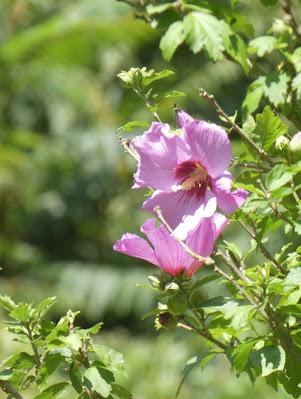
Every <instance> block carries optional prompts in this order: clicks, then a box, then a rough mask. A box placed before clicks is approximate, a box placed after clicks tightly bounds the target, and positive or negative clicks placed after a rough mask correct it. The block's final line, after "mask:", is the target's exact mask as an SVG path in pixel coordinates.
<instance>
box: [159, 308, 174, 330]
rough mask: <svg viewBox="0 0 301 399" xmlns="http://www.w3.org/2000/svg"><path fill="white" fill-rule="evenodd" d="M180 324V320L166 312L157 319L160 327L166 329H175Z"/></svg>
mask: <svg viewBox="0 0 301 399" xmlns="http://www.w3.org/2000/svg"><path fill="white" fill-rule="evenodd" d="M177 324H178V320H177V319H176V318H175V317H174V316H173V315H172V314H170V313H168V312H164V313H160V314H159V316H158V319H157V325H158V327H159V326H160V327H163V328H166V329H172V328H175V327H176V326H177Z"/></svg>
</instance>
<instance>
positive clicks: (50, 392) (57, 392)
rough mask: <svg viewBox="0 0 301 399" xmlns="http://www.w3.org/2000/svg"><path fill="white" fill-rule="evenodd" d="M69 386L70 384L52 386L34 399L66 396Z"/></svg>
mask: <svg viewBox="0 0 301 399" xmlns="http://www.w3.org/2000/svg"><path fill="white" fill-rule="evenodd" d="M68 386H69V383H68V382H59V383H58V384H54V385H51V386H50V387H48V388H47V389H45V390H44V391H42V392H41V393H40V394H39V395H37V396H35V397H34V399H55V398H59V397H62V396H65V395H66V393H67V392H66V388H67V387H68Z"/></svg>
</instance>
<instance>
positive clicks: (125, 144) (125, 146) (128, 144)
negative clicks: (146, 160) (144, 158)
mask: <svg viewBox="0 0 301 399" xmlns="http://www.w3.org/2000/svg"><path fill="white" fill-rule="evenodd" d="M118 141H119V143H120V144H121V145H122V147H123V149H124V150H125V152H126V153H127V154H129V155H130V156H131V157H132V158H133V159H135V161H137V162H139V154H138V153H137V151H136V149H135V148H134V147H133V145H132V144H131V140H130V139H124V138H120V139H119V140H118Z"/></svg>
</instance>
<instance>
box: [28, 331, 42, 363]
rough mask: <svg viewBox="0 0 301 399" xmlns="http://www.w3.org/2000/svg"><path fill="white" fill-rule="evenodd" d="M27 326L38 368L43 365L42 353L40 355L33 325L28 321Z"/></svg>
mask: <svg viewBox="0 0 301 399" xmlns="http://www.w3.org/2000/svg"><path fill="white" fill-rule="evenodd" d="M25 327H26V329H27V336H28V338H29V341H30V345H31V347H32V350H33V353H34V357H35V362H36V366H37V368H39V367H40V366H41V360H40V355H39V352H38V349H37V347H36V344H35V342H34V337H33V335H32V331H31V326H30V325H29V323H26V325H25Z"/></svg>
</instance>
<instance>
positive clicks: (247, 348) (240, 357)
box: [231, 339, 257, 373]
mask: <svg viewBox="0 0 301 399" xmlns="http://www.w3.org/2000/svg"><path fill="white" fill-rule="evenodd" d="M256 342H257V340H255V339H254V340H251V341H246V342H243V343H242V344H240V345H238V346H236V348H235V349H234V350H233V351H232V354H231V356H232V361H233V366H234V368H235V370H236V371H237V372H238V373H241V372H242V371H243V370H244V368H245V366H246V364H247V363H248V360H249V355H250V352H251V350H252V349H253V347H254V346H255V344H256Z"/></svg>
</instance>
